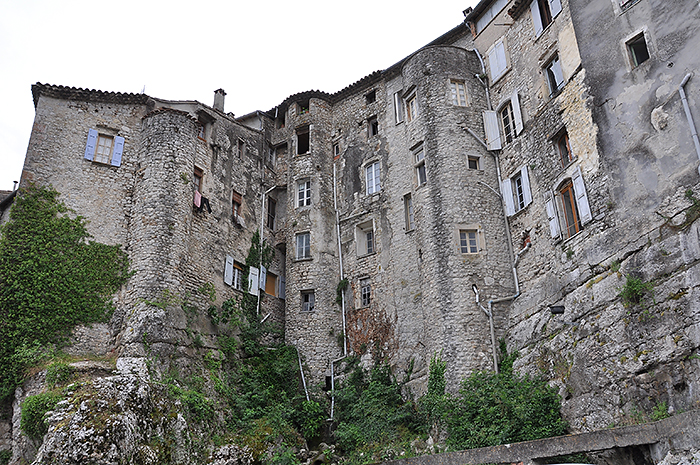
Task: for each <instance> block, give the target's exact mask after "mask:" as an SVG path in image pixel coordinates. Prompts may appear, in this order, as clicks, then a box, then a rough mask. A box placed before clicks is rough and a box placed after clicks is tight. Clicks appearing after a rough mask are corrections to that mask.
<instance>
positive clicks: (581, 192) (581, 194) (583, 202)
mask: <svg viewBox="0 0 700 465" xmlns="http://www.w3.org/2000/svg"><path fill="white" fill-rule="evenodd" d="M571 181H572V182H573V184H574V194H575V195H576V206H577V207H578V213H579V215H581V224H586V223H588V222H589V221H591V220H592V219H593V215H591V207H590V205H589V204H588V194H587V193H586V186H585V185H584V184H583V177H582V176H581V168H580V167H578V166H577V167H576V171H574V173H573V174H572V175H571Z"/></svg>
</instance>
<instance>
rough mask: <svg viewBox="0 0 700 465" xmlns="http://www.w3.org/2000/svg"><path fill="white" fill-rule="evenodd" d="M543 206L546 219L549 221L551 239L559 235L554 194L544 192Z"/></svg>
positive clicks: (557, 237) (559, 229)
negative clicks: (545, 210)
mask: <svg viewBox="0 0 700 465" xmlns="http://www.w3.org/2000/svg"><path fill="white" fill-rule="evenodd" d="M544 199H545V208H546V209H547V221H549V233H550V234H551V236H552V238H553V239H559V238H560V237H561V228H560V227H559V217H558V216H557V207H556V204H555V203H554V196H553V195H552V193H551V192H545V194H544Z"/></svg>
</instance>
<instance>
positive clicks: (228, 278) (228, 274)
mask: <svg viewBox="0 0 700 465" xmlns="http://www.w3.org/2000/svg"><path fill="white" fill-rule="evenodd" d="M224 282H225V283H226V284H228V285H229V286H231V285H232V284H233V257H232V256H230V255H226V264H225V265H224Z"/></svg>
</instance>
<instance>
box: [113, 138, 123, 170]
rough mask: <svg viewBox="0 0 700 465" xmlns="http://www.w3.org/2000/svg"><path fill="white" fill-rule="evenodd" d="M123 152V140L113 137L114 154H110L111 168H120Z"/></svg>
mask: <svg viewBox="0 0 700 465" xmlns="http://www.w3.org/2000/svg"><path fill="white" fill-rule="evenodd" d="M123 151H124V138H123V137H121V136H115V137H114V153H113V154H112V166H121V164H122V152H123Z"/></svg>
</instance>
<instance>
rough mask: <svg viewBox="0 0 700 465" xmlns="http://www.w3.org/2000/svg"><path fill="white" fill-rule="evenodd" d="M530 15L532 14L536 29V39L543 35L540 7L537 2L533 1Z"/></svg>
mask: <svg viewBox="0 0 700 465" xmlns="http://www.w3.org/2000/svg"><path fill="white" fill-rule="evenodd" d="M530 13H531V14H532V27H534V28H535V37H539V36H540V34H542V17H541V16H540V7H539V5H537V0H532V3H530Z"/></svg>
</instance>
